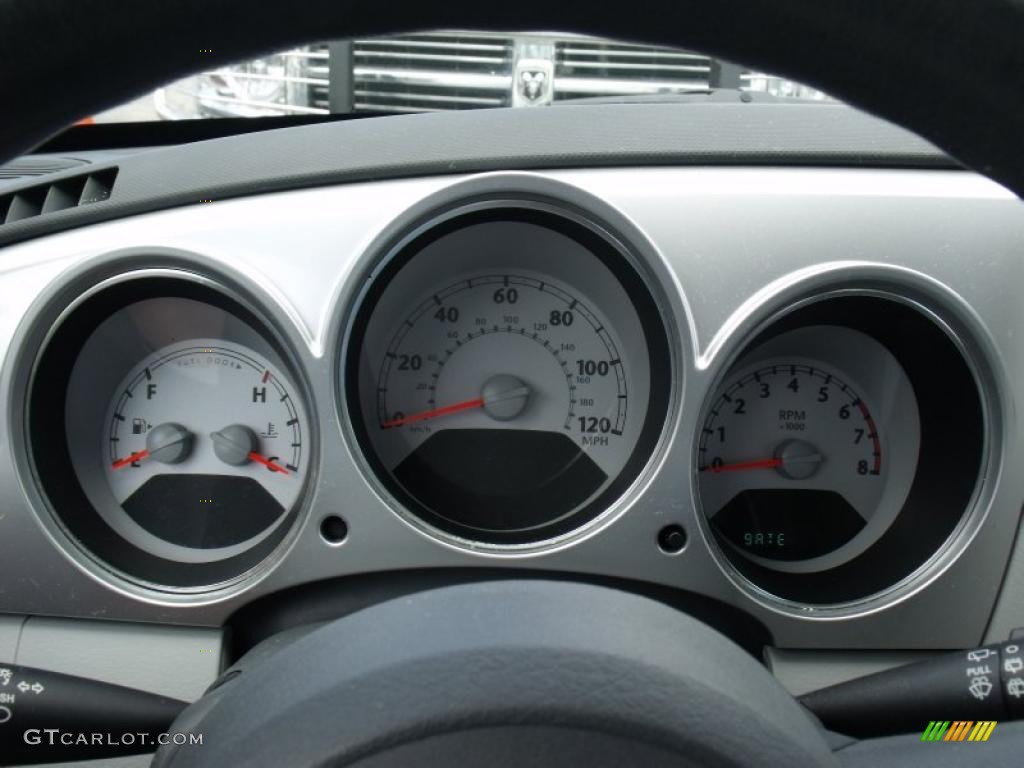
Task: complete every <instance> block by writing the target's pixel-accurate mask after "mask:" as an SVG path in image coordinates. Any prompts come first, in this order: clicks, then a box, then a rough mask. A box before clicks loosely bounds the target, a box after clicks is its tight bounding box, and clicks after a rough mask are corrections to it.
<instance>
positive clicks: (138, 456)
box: [110, 450, 149, 469]
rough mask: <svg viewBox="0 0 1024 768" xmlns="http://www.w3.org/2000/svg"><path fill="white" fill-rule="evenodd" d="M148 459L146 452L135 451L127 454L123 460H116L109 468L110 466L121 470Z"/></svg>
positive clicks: (147, 452)
mask: <svg viewBox="0 0 1024 768" xmlns="http://www.w3.org/2000/svg"><path fill="white" fill-rule="evenodd" d="M148 458H149V451H147V450H142V451H136V452H135V453H130V454H128V455H127V456H125V457H124V458H123V459H118V460H117V461H115V462H114V463H113V464H111V465H110V466H112V467H113V468H114V469H121V468H122V467H127V466H128V465H130V464H133V463H135V462H136V461H142V460H143V459H148Z"/></svg>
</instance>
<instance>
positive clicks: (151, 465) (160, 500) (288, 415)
mask: <svg viewBox="0 0 1024 768" xmlns="http://www.w3.org/2000/svg"><path fill="white" fill-rule="evenodd" d="M293 392H294V389H293V387H292V386H291V385H290V383H289V382H288V380H287V379H286V378H285V376H284V375H283V374H282V373H281V372H280V371H279V370H277V369H276V368H275V367H274V366H273V365H272V364H271V363H269V362H268V361H267V360H265V359H262V358H261V357H260V356H259V355H258V354H257V353H255V352H253V351H252V350H251V349H248V348H247V347H244V346H242V345H240V344H236V343H230V344H228V343H225V342H223V341H221V340H217V339H190V340H188V341H184V342H181V343H178V344H173V345H171V346H167V347H163V348H161V349H159V350H157V351H156V352H154V353H153V354H151V355H149V356H148V357H146V358H145V359H144V360H142V361H140V362H139V363H138V364H137V365H136V366H135V367H134V368H133V369H132V370H131V371H130V372H129V373H128V375H127V376H126V377H125V378H124V380H123V381H122V383H121V384H120V386H118V388H117V389H116V391H115V394H114V396H113V398H112V400H111V402H110V405H109V408H108V412H107V418H106V422H105V423H106V424H107V431H106V434H104V435H103V441H102V446H101V447H102V450H103V451H104V453H105V454H106V459H105V460H104V462H103V463H104V466H105V467H106V476H107V482H108V484H109V486H110V489H111V491H112V492H113V496H114V499H115V500H116V501H117V502H118V503H119V504H120V506H121V508H122V509H123V511H124V513H125V515H126V517H127V519H126V520H121V521H120V527H124V526H128V527H134V526H138V528H139V529H141V530H142V531H144V532H145V533H146V534H149V535H150V536H152V537H154V538H155V539H156V540H158V541H159V542H162V543H165V544H169V545H172V546H176V547H185V548H190V549H194V550H205V551H207V552H208V554H209V556H211V557H212V556H214V555H217V556H223V555H224V554H225V553H224V552H223V550H224V549H225V548H232V547H238V546H240V545H245V546H248V545H249V544H251V543H252V541H253V540H254V539H256V538H257V537H259V536H260V535H261V534H262V533H264V532H265V531H268V530H269V529H271V527H272V526H273V524H274V523H275V522H276V521H277V520H278V518H280V517H281V515H282V514H283V513H284V512H285V511H286V510H287V509H290V508H291V507H292V506H293V505H294V504H295V503H296V501H297V499H298V496H299V492H300V490H301V486H302V475H303V473H304V471H305V465H304V462H305V452H304V450H303V438H304V435H305V434H306V433H307V431H308V430H307V425H306V415H305V412H304V409H303V407H302V403H301V402H299V401H298V400H297V399H296V398H295V396H294V395H293ZM114 527H115V528H116V527H119V526H118V525H117V524H115V526H114ZM132 538H134V539H139V538H140V537H138V536H136V537H132ZM142 538H143V540H145V539H147V538H148V537H142ZM144 548H145V547H144ZM157 548H158V549H160V548H162V545H161V546H160V547H157ZM154 554H157V553H156V552H154Z"/></svg>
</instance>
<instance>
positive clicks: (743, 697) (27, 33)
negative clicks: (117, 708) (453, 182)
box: [0, 0, 1024, 767]
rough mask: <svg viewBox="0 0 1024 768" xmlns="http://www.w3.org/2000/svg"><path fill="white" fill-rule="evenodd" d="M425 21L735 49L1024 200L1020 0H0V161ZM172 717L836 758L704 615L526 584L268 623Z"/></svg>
mask: <svg viewBox="0 0 1024 768" xmlns="http://www.w3.org/2000/svg"><path fill="white" fill-rule="evenodd" d="M445 27H447V28H451V27H465V28H477V29H496V30H498V29H500V30H509V29H563V30H571V31H575V32H583V33H589V34H595V35H602V36H611V37H616V38H626V39H633V40H638V41H644V42H649V43H656V44H665V45H677V46H684V47H688V48H694V49H698V50H702V51H705V52H707V53H710V54H714V55H716V56H719V57H722V58H725V59H732V60H737V61H743V62H744V63H747V64H750V65H755V66H758V67H761V68H763V69H765V70H767V71H772V72H776V73H779V74H782V75H786V76H789V77H793V78H795V79H797V80H800V81H803V82H806V83H809V84H811V85H814V86H816V87H819V88H822V89H823V90H825V91H827V92H829V93H831V94H833V95H835V96H837V97H839V98H841V99H843V100H845V101H847V102H849V103H851V104H854V105H857V106H860V107H862V108H864V109H866V110H868V111H871V112H874V113H876V114H878V115H880V116H882V117H885V118H888V119H890V120H893V121H895V122H897V123H900V124H902V125H904V126H905V127H908V128H910V129H912V130H915V131H916V132H918V133H919V134H921V135H923V136H924V137H926V138H928V139H930V140H932V141H933V142H934V143H936V144H937V145H938V146H940V147H941V148H942V149H944V150H945V151H947V152H948V153H950V154H951V155H952V156H954V157H956V158H958V159H959V160H961V161H962V162H964V163H965V164H966V165H968V166H970V167H973V168H974V169H975V170H977V171H979V172H981V173H984V174H986V175H988V176H991V177H992V178H994V179H996V180H998V181H1000V182H1002V183H1004V184H1006V185H1007V186H1009V187H1010V188H1011V189H1013V190H1014V191H1016V192H1017V193H1018V194H1019V193H1021V192H1022V191H1024V151H1022V149H1021V146H1020V144H1021V138H1020V137H1021V136H1024V98H1021V96H1022V94H1024V45H1021V41H1022V40H1024V3H1022V2H1021V0H972V1H971V2H970V3H964V2H961V1H959V0H933V1H932V2H923V1H922V0H904V1H903V2H899V3H893V2H892V0H719V2H707V1H706V0H705V1H704V2H696V1H695V0H656V1H655V2H649V3H646V4H643V5H636V4H633V5H624V4H621V3H615V4H611V3H609V4H596V3H594V2H593V1H592V0H559V1H558V2H547V3H529V2H527V3H482V2H478V1H474V2H467V1H466V0H449V1H448V2H445V3H426V2H420V3H410V4H408V5H407V6H406V5H404V4H402V5H400V6H399V7H394V6H393V5H389V4H383V3H380V2H358V1H357V0H348V1H347V2H346V1H344V0H297V2H291V3H286V4H284V3H281V1H280V0H167V1H166V2H162V3H140V2H138V0H73V1H68V2H61V0H0V72H2V73H3V74H2V75H0V78H2V79H0V104H3V105H4V110H5V114H6V115H7V116H8V117H7V119H6V120H3V121H0V158H9V157H11V156H14V155H16V154H18V153H20V152H22V151H25V150H27V149H29V148H30V147H32V146H33V145H34V144H35V143H37V142H39V141H40V140H42V139H44V138H45V137H46V136H47V135H49V134H50V133H53V132H54V131H57V130H59V129H61V128H62V127H63V126H65V125H67V124H68V123H70V122H71V121H73V120H74V119H76V118H78V117H81V116H83V115H86V114H91V113H94V112H97V111H99V110H101V109H103V108H105V107H108V106H112V105H114V104H116V103H119V102H122V101H124V100H126V99H128V98H130V97H132V96H135V95H137V94H139V93H142V92H144V91H146V90H148V89H150V88H152V87H154V86H156V85H159V84H160V83H163V82H167V81H170V80H172V79H174V78H176V77H179V76H183V75H185V74H187V73H189V72H190V71H194V70H196V69H199V68H206V67H209V66H213V65H219V64H226V63H230V62H233V61H237V60H240V59H243V58H245V57H247V56H253V55H257V54H260V53H263V52H265V51H269V50H275V49H280V48H282V47H285V46H288V45H292V44H299V43H302V42H307V41H309V40H312V39H327V38H341V37H354V36H357V35H358V36H362V35H375V34H386V33H394V32H401V31H412V30H418V29H430V28H445ZM200 51H212V52H211V53H202V54H201V53H200ZM40 84H43V86H44V87H41V86H40ZM190 728H191V729H193V730H197V731H201V732H203V733H204V735H205V743H204V745H203V747H201V748H197V749H187V748H181V749H174V748H171V749H165V750H163V751H161V752H160V753H159V754H158V756H157V759H156V763H155V764H156V765H161V766H186V765H187V766H214V765H226V764H247V765H296V766H298V765H328V764H329V765H360V766H374V767H378V766H391V765H410V764H417V765H428V766H430V765H452V764H458V765H464V764H480V763H484V762H486V763H487V764H488V765H498V766H502V765H509V766H512V765H517V766H518V765H521V764H524V763H527V764H530V765H539V766H546V765H551V766H554V765H565V764H569V765H578V764H586V765H588V766H605V765H609V766H610V765H620V764H643V765H647V766H658V765H673V766H684V765H722V766H754V765H783V764H787V765H788V764H793V765H801V766H804V765H806V766H812V765H823V766H824V765H836V764H837V758H836V757H835V755H834V753H833V752H832V750H831V748H830V744H829V743H828V741H827V740H826V738H825V735H824V734H823V732H822V731H821V730H820V728H819V727H817V725H816V724H815V723H814V722H813V721H812V719H811V718H810V717H809V715H807V713H805V712H804V711H803V710H802V709H801V708H800V707H799V705H797V704H796V702H795V701H794V700H793V699H792V698H791V697H790V696H789V695H788V694H786V693H785V692H784V691H783V690H782V688H781V687H780V686H778V684H777V683H776V682H775V681H774V679H773V678H772V677H771V676H770V675H769V674H768V673H767V672H766V671H765V670H764V668H763V667H761V666H760V665H759V664H757V663H756V661H755V660H753V659H751V658H750V657H749V656H747V655H746V654H744V653H743V652H742V651H741V650H739V649H738V648H737V647H735V646H733V645H732V644H731V642H729V641H728V640H726V639H725V638H724V637H722V636H720V635H718V634H717V633H715V632H714V631H712V630H711V629H709V628H707V627H705V626H703V625H701V624H700V623H698V622H696V621H694V620H692V619H689V618H688V617H686V616H684V615H681V614H679V613H677V612H674V611H672V610H670V609H668V608H666V607H665V606H662V605H660V604H658V603H654V602H651V601H648V600H646V599H644V598H640V597H637V596H633V595H627V594H624V593H621V592H617V591H614V590H610V589H606V588H601V587H594V586H585V585H574V584H567V583H553V582H544V581H532V580H524V581H517V582H490V583H486V584H465V585H461V586H458V587H450V588H446V589H442V590H433V591H427V592H423V593H421V594H418V595H414V596H411V597H405V598H401V599H399V600H394V601H391V602H388V603H384V604H381V605H378V606H376V607H373V608H370V609H367V610H364V611H362V612H360V613H357V614H354V615H352V616H349V617H347V618H344V619H340V620H338V621H336V622H334V623H332V624H329V625H327V626H324V627H321V628H319V629H316V630H313V631H309V632H306V633H304V634H302V635H301V636H294V635H293V636H277V637H275V638H272V639H271V640H269V641H267V643H266V644H264V645H263V646H260V647H259V648H257V649H256V650H254V651H253V652H251V653H250V654H249V655H248V656H246V657H245V658H244V659H242V661H240V662H239V664H237V665H236V666H235V668H233V669H232V670H231V671H230V672H229V673H228V674H227V675H225V676H224V677H222V678H221V680H220V681H218V683H217V684H215V686H214V688H213V689H212V690H211V691H210V692H209V693H208V694H207V695H206V696H205V697H204V698H203V699H201V700H200V701H199V702H197V703H196V704H194V705H193V706H192V707H191V708H189V709H188V710H186V712H185V714H184V715H183V716H182V718H181V719H180V720H179V722H178V723H177V726H176V728H175V730H185V729H190ZM833 746H834V745H833Z"/></svg>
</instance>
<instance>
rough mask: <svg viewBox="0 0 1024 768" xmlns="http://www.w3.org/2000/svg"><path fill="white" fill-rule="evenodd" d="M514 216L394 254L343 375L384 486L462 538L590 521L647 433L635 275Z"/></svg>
mask: <svg viewBox="0 0 1024 768" xmlns="http://www.w3.org/2000/svg"><path fill="white" fill-rule="evenodd" d="M520 213H522V212H520ZM506 217H507V218H506ZM529 218H530V220H529V221H527V220H524V217H523V216H517V215H516V213H515V212H508V211H506V212H504V214H502V212H490V214H489V216H488V217H486V218H485V219H484V220H483V221H481V220H480V218H479V217H475V218H472V219H470V221H463V222H462V224H463V226H461V227H458V228H454V229H451V230H448V234H447V236H441V237H439V236H437V233H433V234H434V237H433V238H431V239H430V241H429V242H428V243H426V244H422V243H421V244H420V247H419V248H417V247H416V246H412V247H410V248H409V249H408V250H406V251H405V252H404V254H403V255H404V258H401V259H399V260H398V261H397V262H395V263H393V265H392V270H393V271H392V274H388V273H385V277H382V278H380V282H379V283H378V284H377V286H376V287H377V288H378V294H377V296H376V297H375V298H376V302H375V304H372V305H371V304H367V305H365V306H364V318H365V328H366V330H365V333H364V334H363V336H362V338H361V339H359V340H358V346H356V347H355V348H354V351H355V350H358V355H357V356H356V357H355V358H354V362H353V364H352V368H351V369H350V375H351V374H355V375H356V376H357V377H358V378H357V383H358V387H357V390H356V391H354V392H353V394H354V395H355V396H356V398H357V400H358V402H359V403H360V408H359V410H358V412H357V413H356V416H355V421H356V422H357V423H358V425H359V427H360V428H361V429H360V434H361V437H362V438H363V440H364V441H365V445H366V447H367V449H368V452H369V453H370V455H371V458H372V461H373V464H374V465H375V466H376V467H378V468H379V470H380V474H381V475H382V479H384V481H385V483H386V484H387V485H388V486H389V488H390V489H391V490H392V491H393V492H394V493H395V495H396V496H398V498H399V499H400V500H401V501H403V502H405V504H407V505H408V507H409V508H410V510H411V511H413V512H414V514H415V515H416V517H417V519H419V520H424V521H426V522H428V523H430V524H431V525H432V526H434V527H436V528H440V529H442V530H444V531H446V532H448V533H453V534H456V535H457V536H459V537H460V538H462V539H464V540H470V541H472V542H477V543H479V542H486V543H524V542H531V541H536V540H540V539H546V538H550V537H552V536H553V535H557V534H558V533H560V532H564V531H567V530H571V529H572V528H573V527H575V526H578V525H580V524H582V523H583V522H585V521H586V519H589V518H591V517H594V516H596V515H598V514H600V512H601V511H603V510H604V509H606V508H607V507H608V506H610V502H611V501H613V500H614V499H615V497H616V496H617V495H619V494H620V493H621V490H622V489H623V488H624V487H625V486H626V485H628V483H629V482H630V481H632V480H633V479H634V478H635V476H636V473H637V470H638V468H639V467H640V466H642V464H643V461H644V460H645V459H646V457H647V456H649V454H650V451H651V448H652V443H653V439H654V437H655V436H656V435H657V433H658V431H659V430H660V427H661V426H663V422H662V421H659V420H654V421H652V420H651V419H652V413H651V412H652V409H655V410H659V409H660V410H661V412H662V413H663V409H664V406H665V388H666V387H667V385H668V381H667V377H664V378H663V379H660V380H658V381H656V382H653V381H652V373H651V366H652V354H651V353H652V351H654V352H655V353H656V355H657V356H658V363H660V364H662V365H664V364H665V363H667V351H666V350H665V347H664V331H663V329H662V328H661V326H660V321H658V319H657V315H656V313H655V312H654V309H653V306H652V303H651V299H650V296H649V294H647V293H646V291H644V290H643V287H642V283H641V281H640V280H639V277H638V275H637V274H636V273H635V272H633V271H632V267H631V266H630V265H629V263H628V261H627V260H626V257H625V255H624V254H621V253H620V252H618V251H617V250H614V249H612V248H611V247H610V243H608V242H607V241H605V240H603V239H601V238H599V237H598V236H597V235H596V233H594V232H592V231H590V230H587V229H583V228H582V227H580V228H579V229H577V228H576V227H575V226H572V225H570V224H569V223H568V222H567V221H565V220H563V219H556V218H555V217H547V216H545V215H542V214H540V213H539V212H535V213H534V214H532V215H531V217H529ZM538 220H539V221H538ZM548 221H550V222H552V223H554V224H555V225H556V226H557V229H556V228H552V227H550V226H540V222H548ZM471 222H473V223H471ZM570 235H572V236H570ZM413 254H415V257H413ZM398 267H401V269H398ZM388 278H390V279H388ZM627 286H628V287H627ZM652 344H653V345H654V346H653V347H652ZM662 370H663V369H662ZM652 388H653V389H654V390H655V392H654V395H653V397H652Z"/></svg>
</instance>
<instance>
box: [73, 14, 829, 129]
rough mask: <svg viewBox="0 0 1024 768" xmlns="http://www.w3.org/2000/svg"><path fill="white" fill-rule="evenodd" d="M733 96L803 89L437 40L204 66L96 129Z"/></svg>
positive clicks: (635, 61)
mask: <svg viewBox="0 0 1024 768" xmlns="http://www.w3.org/2000/svg"><path fill="white" fill-rule="evenodd" d="M709 89H742V90H748V91H756V92H762V93H766V94H770V95H771V96H775V97H781V98H798V99H811V100H819V101H820V100H826V99H828V97H827V96H826V95H825V94H823V93H821V92H820V91H817V90H815V89H813V88H809V87H807V86H804V85H801V84H799V83H795V82H793V81H791V80H786V79H783V78H779V77H773V76H771V75H767V74H764V73H761V72H755V71H751V70H749V69H746V68H744V67H742V66H738V65H735V64H732V63H728V62H724V61H721V60H717V59H714V58H712V57H709V56H705V55H703V54H700V53H695V52H692V51H685V50H680V49H674V48H665V47H659V46H651V45H637V44H633V43H625V42H619V41H613V40H608V39H604V38H594V37H582V36H579V35H570V34H558V33H552V32H535V33H493V32H471V31H438V32H429V33H419V34H409V35H397V36H389V37H375V38H366V39H359V40H346V41H337V42H325V43H316V44H313V45H305V46H301V47H299V48H294V49H292V50H288V51H282V52H280V53H275V54H273V55H269V56H263V57H261V58H258V59H253V60H251V61H245V62H241V63H239V64H236V65H233V66H228V67H219V68H215V69H209V70H206V71H203V72H200V73H199V74H196V75H193V76H191V77H187V78H185V79H182V80H179V81H177V82H175V83H171V84H169V85H167V86H165V87H163V88H160V89H158V90H156V91H155V92H154V93H152V94H148V95H146V96H144V97H142V98H139V99H136V100H135V101H132V102H130V103H129V104H126V105H123V106H121V107H118V108H116V109H112V110H110V111H108V112H105V113H103V114H101V115H97V116H95V118H92V119H94V120H95V121H96V122H124V121H151V120H182V119H194V118H217V117H264V116H274V115H318V114H329V113H367V114H379V113H400V112H426V111H438V110H451V109H481V108H488V107H541V106H545V105H549V104H552V103H557V102H564V101H574V100H580V99H594V98H598V99H609V98H611V99H616V100H618V99H645V98H659V99H662V98H672V97H673V96H674V95H679V94H687V93H693V92H702V91H703V92H706V91H708V90H709Z"/></svg>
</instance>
